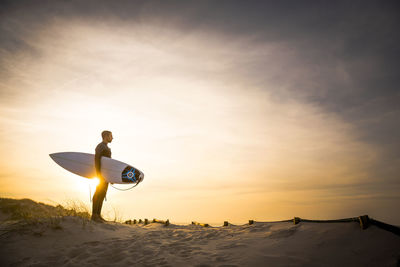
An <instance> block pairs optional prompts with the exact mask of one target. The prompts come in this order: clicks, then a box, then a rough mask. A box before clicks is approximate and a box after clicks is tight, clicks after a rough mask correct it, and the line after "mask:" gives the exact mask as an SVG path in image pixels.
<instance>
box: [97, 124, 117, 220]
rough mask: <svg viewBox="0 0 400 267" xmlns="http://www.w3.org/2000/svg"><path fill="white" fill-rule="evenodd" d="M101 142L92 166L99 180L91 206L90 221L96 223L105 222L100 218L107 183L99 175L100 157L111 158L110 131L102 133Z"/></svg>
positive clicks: (111, 137)
mask: <svg viewBox="0 0 400 267" xmlns="http://www.w3.org/2000/svg"><path fill="white" fill-rule="evenodd" d="M101 137H102V138H103V141H102V142H101V143H100V144H98V145H97V147H96V153H95V155H94V166H95V169H96V175H97V178H99V184H98V185H97V187H96V192H95V193H94V195H93V206H92V220H94V221H96V222H105V221H106V220H104V219H103V218H102V217H101V215H100V214H101V208H102V206H103V201H104V198H105V197H106V194H107V189H108V182H107V181H106V180H105V179H104V177H103V175H102V174H101V157H107V158H111V149H110V148H109V147H108V146H107V144H108V143H111V141H112V140H113V136H112V133H111V132H110V131H103V132H102V133H101Z"/></svg>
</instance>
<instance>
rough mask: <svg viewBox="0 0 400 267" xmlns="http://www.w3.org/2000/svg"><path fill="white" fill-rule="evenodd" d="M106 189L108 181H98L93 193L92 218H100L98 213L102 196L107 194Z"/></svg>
mask: <svg viewBox="0 0 400 267" xmlns="http://www.w3.org/2000/svg"><path fill="white" fill-rule="evenodd" d="M107 189H108V183H107V182H106V181H100V182H99V184H98V185H97V187H96V192H95V193H94V195H93V206H92V219H97V218H98V219H100V220H101V219H102V218H101V215H100V214H101V208H102V207H103V201H104V198H105V197H106V194H107Z"/></svg>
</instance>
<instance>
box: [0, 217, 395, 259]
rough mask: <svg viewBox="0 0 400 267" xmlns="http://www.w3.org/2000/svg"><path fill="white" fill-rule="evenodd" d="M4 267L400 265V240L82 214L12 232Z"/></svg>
mask: <svg viewBox="0 0 400 267" xmlns="http://www.w3.org/2000/svg"><path fill="white" fill-rule="evenodd" d="M0 219H1V220H2V221H1V229H2V234H1V237H0V239H1V248H0V256H1V260H0V265H1V266H399V263H400V237H399V236H397V235H395V234H393V233H391V232H387V231H385V230H382V229H380V228H377V227H376V226H370V227H369V228H367V229H365V230H362V229H361V228H360V226H359V224H357V223H355V222H349V223H310V222H301V223H299V224H297V225H294V224H293V223H291V222H280V223H266V222H256V223H254V224H253V225H229V226H226V227H223V226H221V227H202V226H196V225H174V224H171V225H169V226H167V227H166V226H164V225H162V224H157V223H150V224H148V225H143V224H139V225H137V224H136V225H126V224H122V223H115V222H108V223H105V224H101V223H96V222H91V221H87V220H84V219H82V218H80V217H77V216H63V217H62V218H61V219H60V220H59V221H57V222H56V223H54V224H53V223H51V224H38V225H31V226H28V227H25V228H24V227H22V228H18V227H17V228H15V229H16V230H15V229H14V230H8V231H7V230H5V229H12V228H10V225H11V224H12V223H15V221H10V220H9V218H8V216H7V214H4V213H2V214H1V216H0Z"/></svg>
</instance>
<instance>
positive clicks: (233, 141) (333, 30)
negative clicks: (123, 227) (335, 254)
mask: <svg viewBox="0 0 400 267" xmlns="http://www.w3.org/2000/svg"><path fill="white" fill-rule="evenodd" d="M399 12H400V5H399V2H398V1H342V2H340V1H316V2H314V3H313V2H312V1H306V2H302V1H279V3H278V1H106V0H104V1H61V0H60V1H58V0H57V1H1V4H0V137H1V138H0V150H1V152H2V153H1V155H0V197H12V198H31V199H33V200H36V201H43V202H45V203H50V204H55V203H65V201H67V200H79V201H82V202H84V203H85V204H87V205H88V206H90V205H91V203H90V199H89V184H90V183H89V181H90V180H88V179H85V178H81V177H79V176H76V175H74V174H72V173H69V172H67V171H66V170H64V169H62V168H61V167H60V166H58V165H57V164H56V163H55V162H53V161H52V159H51V158H50V157H49V154H50V153H55V152H65V151H76V152H86V153H94V149H95V147H96V145H97V144H98V143H99V142H100V141H101V136H100V134H101V131H103V130H110V131H112V132H113V136H114V140H113V142H112V143H111V144H109V147H110V148H111V150H112V157H113V158H114V159H118V160H120V161H123V162H127V163H129V164H131V165H133V166H135V167H137V168H138V169H140V170H142V171H143V172H144V174H145V180H144V182H143V183H142V184H140V185H139V186H137V187H136V188H134V189H133V190H130V191H124V192H123V191H117V190H115V189H114V188H111V187H110V188H109V191H108V194H107V201H106V202H105V204H104V209H103V214H105V216H106V217H108V218H113V217H114V210H117V212H118V213H119V216H122V217H123V218H124V219H128V218H149V219H152V218H159V219H167V218H169V219H170V220H171V221H173V222H178V223H190V222H191V221H193V220H195V221H203V222H208V223H215V224H222V223H223V221H224V220H228V221H230V222H234V223H244V222H246V221H247V220H249V219H254V220H260V221H273V220H281V219H289V218H293V217H294V216H298V217H302V218H310V219H335V218H345V217H354V216H359V215H363V214H368V215H369V216H371V217H373V218H375V219H378V220H382V221H384V222H387V223H392V224H397V225H400V213H399V212H398V207H399V205H400V177H399V174H400V142H399V136H400V119H399V118H400V108H399V107H400V89H399V84H400V66H399V65H400V64H399V62H400V61H399V59H400V45H399V43H400V36H399V34H398V29H399V27H400V16H399V15H398V14H399ZM120 187H121V188H122V187H123V186H120ZM93 190H94V187H93V186H92V188H91V192H92V193H93Z"/></svg>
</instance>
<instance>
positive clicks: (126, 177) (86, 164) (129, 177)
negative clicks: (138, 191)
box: [49, 152, 144, 184]
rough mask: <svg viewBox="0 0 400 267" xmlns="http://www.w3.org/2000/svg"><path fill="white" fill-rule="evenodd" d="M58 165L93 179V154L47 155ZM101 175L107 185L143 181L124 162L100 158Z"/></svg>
mask: <svg viewBox="0 0 400 267" xmlns="http://www.w3.org/2000/svg"><path fill="white" fill-rule="evenodd" d="M49 156H50V157H51V158H52V159H53V160H54V161H55V162H56V163H57V164H58V165H60V166H61V167H63V168H64V169H66V170H67V171H70V172H72V173H75V174H77V175H80V176H83V177H86V178H94V177H96V170H95V167H94V154H89V153H82V152H59V153H53V154H50V155H49ZM100 171H101V174H102V175H103V177H104V178H105V180H106V181H108V182H109V183H114V184H131V183H139V182H141V181H143V179H144V174H143V172H141V171H140V170H138V169H136V168H135V167H132V166H131V165H129V164H126V163H124V162H121V161H118V160H115V159H111V158H107V157H101V170H100Z"/></svg>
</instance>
